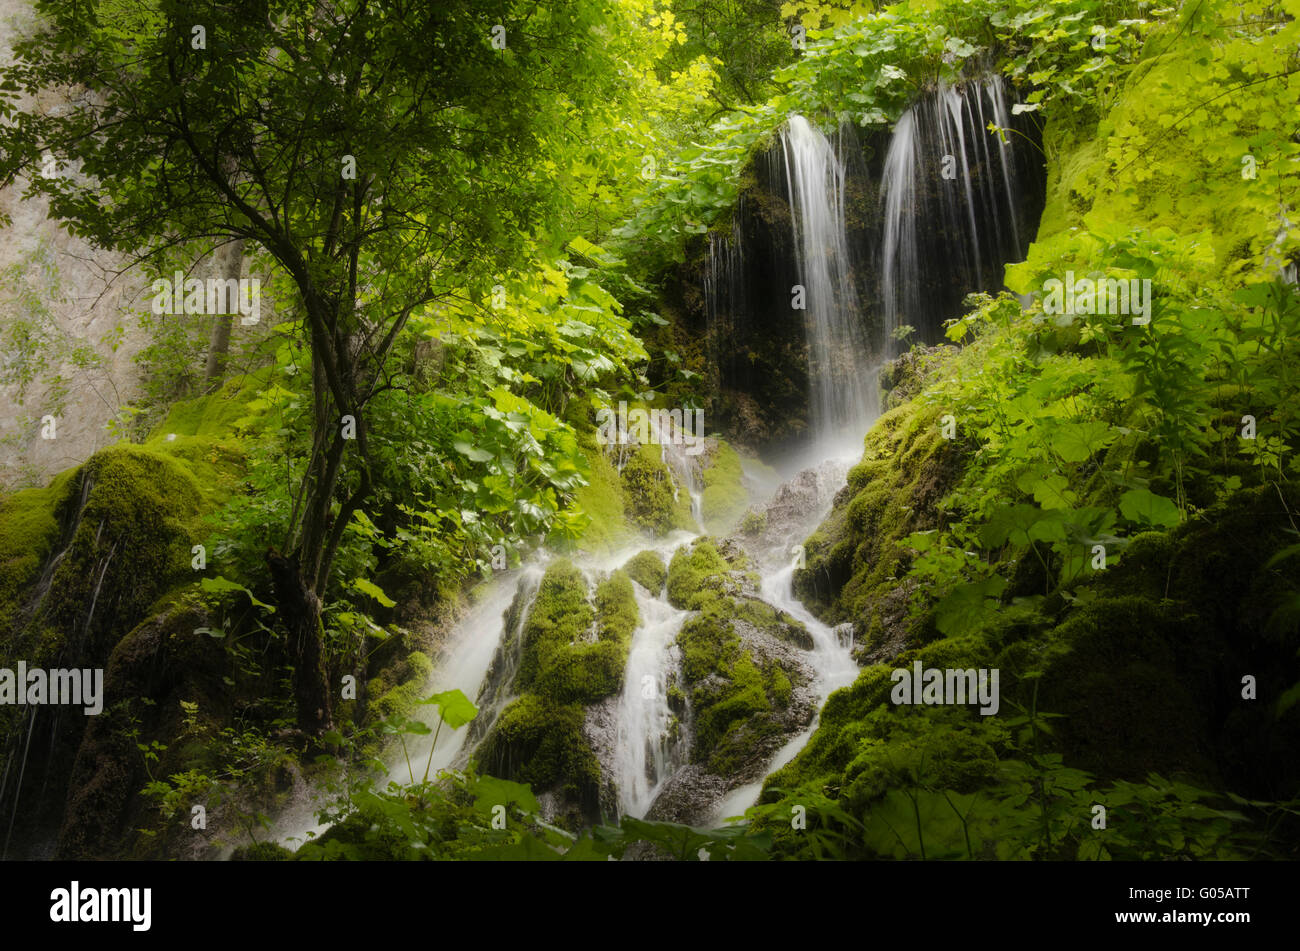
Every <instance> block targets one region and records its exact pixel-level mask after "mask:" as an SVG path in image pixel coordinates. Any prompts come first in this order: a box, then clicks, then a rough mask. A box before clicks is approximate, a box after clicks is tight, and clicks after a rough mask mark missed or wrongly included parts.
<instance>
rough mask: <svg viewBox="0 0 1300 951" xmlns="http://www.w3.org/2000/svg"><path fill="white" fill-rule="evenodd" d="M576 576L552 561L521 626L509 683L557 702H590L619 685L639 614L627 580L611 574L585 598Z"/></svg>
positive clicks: (573, 570) (584, 584) (583, 582)
mask: <svg viewBox="0 0 1300 951" xmlns="http://www.w3.org/2000/svg"><path fill="white" fill-rule="evenodd" d="M587 593H588V589H587V581H586V579H585V578H584V577H583V575H582V572H581V571H579V570H578V569H577V568H576V567H574V565H573V564H572V563H571V562H569V561H566V560H564V559H558V560H556V561H553V562H552V563H551V564H550V566H549V567H548V568H547V569H546V574H545V575H544V576H543V577H542V581H541V584H540V586H539V587H538V591H537V597H536V598H535V599H534V601H533V605H532V609H531V610H530V611H529V614H528V618H527V620H526V621H525V622H524V632H523V652H522V656H521V658H520V662H519V672H518V674H517V675H516V679H515V683H516V686H517V688H518V689H520V690H527V691H531V692H534V693H538V694H541V695H543V696H545V697H547V698H549V699H551V700H554V701H556V702H557V703H592V702H595V701H597V700H600V699H602V698H604V697H607V696H609V695H610V694H613V693H616V692H617V691H618V690H619V689H620V688H621V687H622V685H623V668H624V666H625V664H626V662H627V651H628V646H629V645H630V643H631V637H632V631H633V630H634V629H635V628H636V625H637V623H638V620H639V615H638V612H637V608H636V599H635V596H634V594H633V592H632V582H631V580H630V579H629V578H628V577H627V575H626V574H623V573H622V572H616V573H615V574H614V575H613V576H612V577H611V578H610V579H607V580H606V581H605V582H602V583H601V585H599V586H598V590H597V607H596V609H593V607H592V605H591V603H590V602H589V601H588V600H587Z"/></svg>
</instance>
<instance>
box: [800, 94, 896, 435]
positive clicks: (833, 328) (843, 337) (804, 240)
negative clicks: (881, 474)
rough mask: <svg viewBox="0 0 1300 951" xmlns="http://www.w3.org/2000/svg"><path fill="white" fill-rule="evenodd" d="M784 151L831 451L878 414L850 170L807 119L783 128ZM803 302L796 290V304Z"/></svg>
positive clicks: (818, 411) (815, 377)
mask: <svg viewBox="0 0 1300 951" xmlns="http://www.w3.org/2000/svg"><path fill="white" fill-rule="evenodd" d="M781 148H782V151H783V155H784V157H785V169H786V190H787V194H788V195H789V198H790V213H791V220H792V224H793V227H794V238H795V241H794V247H795V263H796V268H797V273H798V275H799V285H800V286H801V287H802V288H803V293H802V298H803V300H802V304H803V307H804V308H805V333H806V335H807V340H808V377H809V386H810V389H811V391H812V392H811V400H810V410H811V413H810V416H811V419H810V422H811V424H812V429H813V434H814V438H815V440H816V443H817V445H818V447H819V448H820V449H822V450H826V449H829V448H830V447H831V445H833V444H834V443H836V442H838V441H840V440H841V439H842V438H843V437H845V436H850V437H852V438H855V439H856V438H860V437H861V436H862V431H863V429H864V427H865V425H866V423H867V421H868V420H870V419H871V418H872V417H873V416H875V412H876V388H875V374H874V373H872V372H871V363H870V355H871V348H870V347H869V346H868V342H867V339H866V335H865V333H864V331H863V329H862V313H861V307H860V305H859V303H858V295H857V291H856V290H855V289H854V286H853V277H852V269H853V260H852V256H851V252H850V247H849V241H848V232H847V228H846V226H845V215H844V184H845V166H844V163H843V162H842V161H841V160H840V158H839V156H838V155H837V154H836V151H835V148H834V147H833V146H832V145H831V142H830V140H829V139H827V138H826V136H824V135H823V134H822V133H821V132H820V131H819V130H818V129H817V128H816V127H815V126H814V125H813V124H812V123H810V122H809V121H808V120H807V119H805V118H804V117H803V116H800V115H794V116H791V117H790V120H789V122H787V123H786V125H785V127H784V128H783V129H782V131H781ZM798 297H799V295H798V292H793V293H792V306H793V302H794V301H795V300H797V299H798Z"/></svg>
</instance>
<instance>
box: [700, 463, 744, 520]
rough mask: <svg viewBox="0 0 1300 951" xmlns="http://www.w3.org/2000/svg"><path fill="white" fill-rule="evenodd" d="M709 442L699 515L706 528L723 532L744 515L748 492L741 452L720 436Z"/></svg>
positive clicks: (703, 472) (704, 464)
mask: <svg viewBox="0 0 1300 951" xmlns="http://www.w3.org/2000/svg"><path fill="white" fill-rule="evenodd" d="M710 442H711V443H713V444H712V445H711V446H710V448H709V450H708V451H707V452H706V453H705V455H704V462H703V465H702V466H701V474H702V476H703V479H704V491H703V492H702V493H701V496H700V516H701V517H702V518H703V520H704V528H705V530H706V531H708V532H711V533H713V534H719V535H721V534H725V533H726V532H728V531H730V530H731V528H732V527H733V526H735V524H736V523H737V522H738V521H740V517H741V516H742V515H744V514H745V510H746V509H747V508H748V507H749V492H748V490H746V488H745V484H744V479H745V473H744V470H743V468H742V466H741V462H740V455H739V454H738V453H737V452H736V450H734V449H732V448H731V446H729V445H727V443H726V442H724V441H723V440H721V439H717V440H710Z"/></svg>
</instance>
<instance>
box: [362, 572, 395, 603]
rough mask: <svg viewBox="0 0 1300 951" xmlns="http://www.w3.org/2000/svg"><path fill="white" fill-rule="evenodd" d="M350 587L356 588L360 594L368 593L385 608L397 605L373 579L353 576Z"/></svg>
mask: <svg viewBox="0 0 1300 951" xmlns="http://www.w3.org/2000/svg"><path fill="white" fill-rule="evenodd" d="M352 587H354V588H356V589H357V590H358V591H360V592H361V593H362V594H368V595H370V596H371V597H372V598H374V599H375V600H376V601H378V602H379V603H380V604H382V605H383V606H384V607H386V608H392V607H396V606H397V602H396V601H394V600H393V599H392V598H390V597H389V596H388V595H386V594H384V591H383V589H382V588H380V587H379V585H377V584H375V583H374V582H373V581H368V580H366V579H365V578H354V579H353V580H352Z"/></svg>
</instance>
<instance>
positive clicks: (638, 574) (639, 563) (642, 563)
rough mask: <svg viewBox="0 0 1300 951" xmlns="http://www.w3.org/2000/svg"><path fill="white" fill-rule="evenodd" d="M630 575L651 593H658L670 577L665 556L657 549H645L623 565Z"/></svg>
mask: <svg viewBox="0 0 1300 951" xmlns="http://www.w3.org/2000/svg"><path fill="white" fill-rule="evenodd" d="M623 570H624V571H625V572H627V574H628V576H629V577H630V578H631V579H632V580H633V581H635V582H636V583H637V584H639V585H640V586H641V587H643V588H645V589H646V590H647V591H649V592H650V593H651V594H654V595H657V594H658V593H659V592H660V591H662V590H663V589H664V582H665V581H666V580H667V579H668V568H667V566H666V565H665V564H664V559H663V556H662V555H660V554H659V553H658V552H656V551H643V552H640V553H639V554H636V555H633V556H632V557H631V558H629V559H628V560H627V563H626V564H624V565H623Z"/></svg>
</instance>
